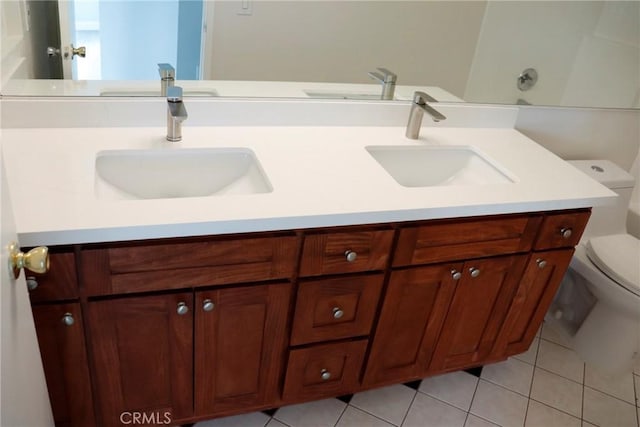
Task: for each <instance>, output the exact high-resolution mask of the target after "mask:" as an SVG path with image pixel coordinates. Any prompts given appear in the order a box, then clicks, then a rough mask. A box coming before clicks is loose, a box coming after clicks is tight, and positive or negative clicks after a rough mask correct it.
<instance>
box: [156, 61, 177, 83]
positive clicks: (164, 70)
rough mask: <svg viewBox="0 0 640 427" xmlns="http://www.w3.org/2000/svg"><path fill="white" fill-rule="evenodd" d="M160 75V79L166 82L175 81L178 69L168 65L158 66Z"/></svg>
mask: <svg viewBox="0 0 640 427" xmlns="http://www.w3.org/2000/svg"><path fill="white" fill-rule="evenodd" d="M158 73H159V74H160V78H161V79H164V80H167V79H175V77H176V69H175V68H173V67H172V66H171V64H167V63H161V64H158Z"/></svg>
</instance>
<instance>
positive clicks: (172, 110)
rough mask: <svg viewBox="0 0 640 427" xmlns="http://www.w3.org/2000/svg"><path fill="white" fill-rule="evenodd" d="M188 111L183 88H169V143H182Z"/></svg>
mask: <svg viewBox="0 0 640 427" xmlns="http://www.w3.org/2000/svg"><path fill="white" fill-rule="evenodd" d="M187 117H188V115H187V109H186V108H185V106H184V103H183V102H182V88H181V87H180V86H170V87H168V88H167V141H171V142H179V141H182V122H184V121H185V120H186V119H187Z"/></svg>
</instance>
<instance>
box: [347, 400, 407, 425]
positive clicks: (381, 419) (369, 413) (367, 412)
mask: <svg viewBox="0 0 640 427" xmlns="http://www.w3.org/2000/svg"><path fill="white" fill-rule="evenodd" d="M348 407H351V408H353V409H357V410H358V411H360V412H364V413H365V414H367V415H371V416H372V417H373V418H377V419H379V420H380V421H384V422H385V423H387V424H389V425H392V426H395V427H400V426H399V425H397V424H394V423H392V422H391V421H389V420H385V419H384V418H382V417H379V416H378V415H376V414H372V413H371V412H369V411H367V410H365V409H362V408H358V407H357V406H354V405H351V404H347V408H348ZM409 408H411V405H409ZM345 411H346V408H345ZM407 412H409V410H408V409H407ZM342 415H344V413H343V414H342ZM342 415H341V416H340V418H342ZM336 425H337V424H336Z"/></svg>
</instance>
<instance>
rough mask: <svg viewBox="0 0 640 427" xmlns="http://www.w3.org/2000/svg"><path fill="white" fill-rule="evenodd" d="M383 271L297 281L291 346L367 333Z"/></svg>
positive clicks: (380, 288) (374, 309)
mask: <svg viewBox="0 0 640 427" xmlns="http://www.w3.org/2000/svg"><path fill="white" fill-rule="evenodd" d="M383 280H384V275H383V274H374V275H366V276H350V277H344V278H335V279H324V280H313V281H307V282H302V283H300V286H299V288H298V299H297V302H296V310H295V315H294V320H293V329H292V331H291V345H300V344H307V343H312V342H318V341H329V340H337V339H341V338H350V337H357V336H364V335H369V333H370V332H371V325H372V322H373V317H374V316H375V312H376V308H377V306H378V300H379V298H380V291H381V290H382V282H383Z"/></svg>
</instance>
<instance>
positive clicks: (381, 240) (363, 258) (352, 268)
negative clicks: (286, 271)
mask: <svg viewBox="0 0 640 427" xmlns="http://www.w3.org/2000/svg"><path fill="white" fill-rule="evenodd" d="M392 241H393V230H377V231H375V230H371V231H356V232H345V233H316V234H308V235H306V236H305V239H304V247H303V250H302V262H301V265H300V275H301V276H318V275H322V274H336V273H354V272H359V271H376V270H378V271H379V270H383V269H384V268H385V267H386V265H387V260H388V259H389V251H390V250H391V242H392Z"/></svg>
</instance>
